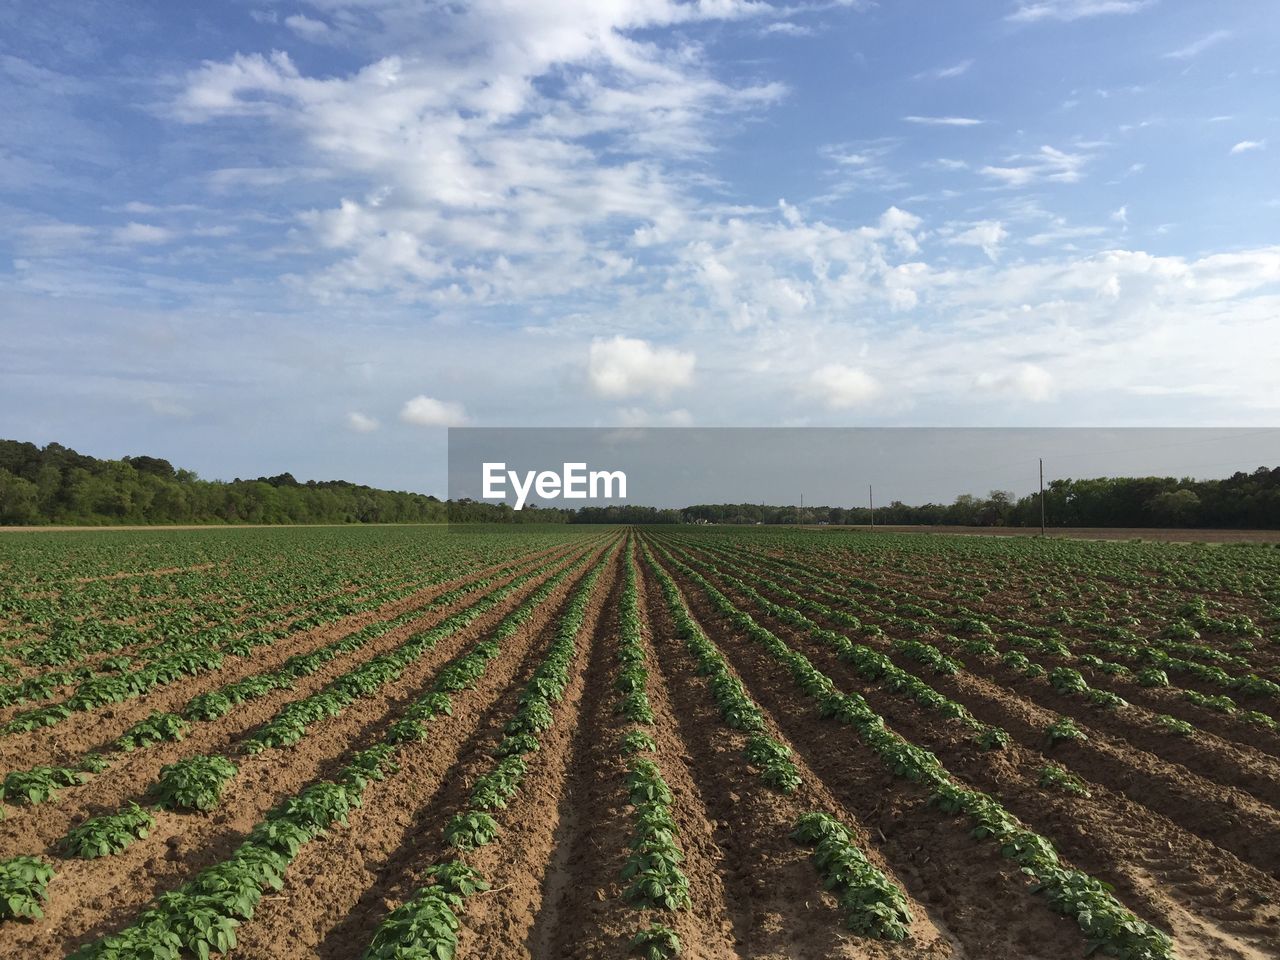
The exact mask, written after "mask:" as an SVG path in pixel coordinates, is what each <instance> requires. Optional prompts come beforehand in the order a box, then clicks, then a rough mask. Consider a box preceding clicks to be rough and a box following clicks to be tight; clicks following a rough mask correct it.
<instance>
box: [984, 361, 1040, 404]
mask: <svg viewBox="0 0 1280 960" xmlns="http://www.w3.org/2000/svg"><path fill="white" fill-rule="evenodd" d="M974 385H975V386H977V387H978V389H979V390H987V391H990V392H992V393H999V394H1004V395H1007V396H1011V397H1014V398H1015V399H1019V400H1026V401H1029V402H1031V403H1044V402H1045V401H1047V400H1051V399H1053V397H1054V395H1055V393H1056V392H1057V391H1056V385H1055V383H1054V379H1053V374H1051V373H1050V372H1049V371H1048V370H1046V369H1045V368H1044V367H1041V366H1037V365H1036V364H1034V363H1020V364H1018V365H1017V366H1015V367H1013V368H1012V369H1009V370H1000V371H987V372H984V373H980V374H978V377H977V379H976V380H975V381H974Z"/></svg>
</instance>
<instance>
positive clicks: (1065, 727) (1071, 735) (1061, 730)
mask: <svg viewBox="0 0 1280 960" xmlns="http://www.w3.org/2000/svg"><path fill="white" fill-rule="evenodd" d="M1044 733H1045V738H1046V739H1047V740H1048V742H1049V746H1051V747H1054V746H1057V745H1058V744H1059V743H1067V742H1069V741H1072V740H1088V739H1089V738H1088V737H1087V736H1085V734H1084V731H1083V730H1081V729H1080V728H1079V727H1077V726H1076V725H1075V722H1074V721H1073V720H1072V719H1071V718H1070V717H1062V718H1061V719H1059V720H1056V721H1054V722H1053V723H1051V724H1049V726H1047V727H1045V731H1044Z"/></svg>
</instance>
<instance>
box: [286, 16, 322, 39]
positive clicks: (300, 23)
mask: <svg viewBox="0 0 1280 960" xmlns="http://www.w3.org/2000/svg"><path fill="white" fill-rule="evenodd" d="M284 25H285V26H286V27H288V28H289V29H290V30H292V31H293V32H294V33H296V34H297V35H298V36H300V37H302V38H303V39H304V40H310V41H311V42H312V43H323V42H325V41H327V40H331V39H332V38H333V33H334V31H333V30H332V28H330V26H329V25H328V24H327V23H325V22H324V21H323V20H313V19H311V18H310V17H307V16H303V15H302V14H301V13H295V14H294V15H293V16H289V17H285V18H284Z"/></svg>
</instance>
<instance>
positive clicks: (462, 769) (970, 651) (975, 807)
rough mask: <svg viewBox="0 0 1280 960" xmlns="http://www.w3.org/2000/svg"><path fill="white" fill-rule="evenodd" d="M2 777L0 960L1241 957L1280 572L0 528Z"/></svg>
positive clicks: (1255, 928)
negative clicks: (70, 959) (0, 531)
mask: <svg viewBox="0 0 1280 960" xmlns="http://www.w3.org/2000/svg"><path fill="white" fill-rule="evenodd" d="M1135 535H1136V536H1143V535H1144V533H1143V532H1140V531H1135ZM0 776H2V777H3V818H2V819H0V960H5V958H32V957H38V958H45V957H61V956H76V957H81V958H113V960H114V958H134V957H148V958H155V960H161V958H170V957H171V958H178V957H187V956H201V957H203V956H207V955H210V954H212V955H214V956H217V955H220V954H225V955H229V956H230V957H233V958H236V960H240V958H254V960H268V958H303V957H320V958H329V960H345V958H356V957H371V958H400V957H403V958H408V957H435V958H441V960H448V958H451V957H454V956H456V957H459V958H466V957H474V958H508V957H512V958H518V957H532V958H539V960H542V958H557V960H559V958H581V960H586V958H597V957H626V956H636V957H646V958H652V960H660V958H665V957H674V956H683V957H690V958H713V960H728V958H746V957H751V958H765V957H768V958H857V957H873V958H902V960H915V958H928V960H943V958H962V957H963V958H975V960H977V958H982V960H989V958H997V960H1003V958H1008V960H1021V958H1037V960H1067V958H1078V957H1082V956H1084V955H1085V954H1086V952H1087V951H1090V950H1094V951H1096V953H1095V955H1102V956H1111V957H1119V958H1128V960H1146V958H1167V957H1180V958H1184V960H1201V958H1203V960H1209V958H1214V960H1217V958H1240V960H1265V958H1274V957H1276V956H1277V955H1280V549H1276V548H1275V547H1274V546H1273V545H1270V544H1263V543H1229V544H1219V545H1206V544H1184V543H1159V542H1150V541H1144V542H1127V541H1113V542H1101V541H1090V540H1068V539H1055V538H1051V539H1049V540H1039V539H1035V538H1030V537H983V536H945V535H929V536H921V535H916V534H906V533H897V532H884V531H878V532H874V533H873V532H867V531H861V530H850V529H837V528H830V529H795V528H776V527H725V526H702V527H692V526H674V525H672V526H662V525H654V526H647V527H629V528H628V527H601V526H588V525H561V526H553V525H546V526H534V525H528V526H521V525H515V526H507V527H496V526H495V527H490V526H474V527H467V526H455V527H453V528H445V527H427V526H422V527H413V526H400V527H397V526H386V527H294V528H288V527H283V528H281V527H275V528H270V527H267V528H245V529H242V528H234V529H233V528H205V529H199V530H138V529H133V530H113V531H94V532H41V533H21V534H14V535H11V536H5V537H0Z"/></svg>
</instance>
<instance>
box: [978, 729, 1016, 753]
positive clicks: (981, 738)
mask: <svg viewBox="0 0 1280 960" xmlns="http://www.w3.org/2000/svg"><path fill="white" fill-rule="evenodd" d="M1012 739H1013V738H1012V737H1010V736H1009V734H1008V732H1007V731H1005V730H1002V729H1000V728H999V727H986V728H985V729H984V730H983V731H982V732H981V733H979V734H978V735H977V736H976V737H974V738H973V742H974V743H976V744H977V745H978V749H979V750H1003V749H1004V748H1005V747H1007V746H1008V745H1009V744H1010V743H1011V742H1012Z"/></svg>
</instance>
